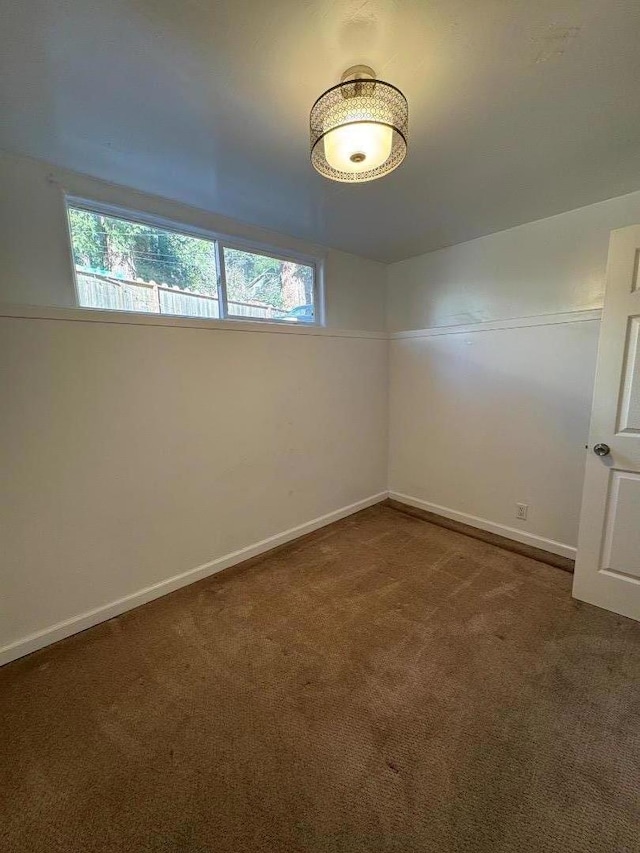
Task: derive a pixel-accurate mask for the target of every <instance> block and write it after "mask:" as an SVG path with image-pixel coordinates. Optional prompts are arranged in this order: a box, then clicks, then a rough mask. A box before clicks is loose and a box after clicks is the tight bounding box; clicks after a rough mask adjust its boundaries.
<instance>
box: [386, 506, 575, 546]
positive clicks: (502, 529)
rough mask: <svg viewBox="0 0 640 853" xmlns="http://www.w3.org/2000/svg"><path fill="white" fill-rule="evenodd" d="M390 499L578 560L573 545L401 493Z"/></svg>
mask: <svg viewBox="0 0 640 853" xmlns="http://www.w3.org/2000/svg"><path fill="white" fill-rule="evenodd" d="M389 497H390V498H391V499H392V500H395V501H400V502H401V503H403V504H408V505H409V506H412V507H415V508H416V509H424V510H426V511H427V512H433V513H435V514H436V515H443V516H444V517H445V518H450V519H451V520H452V521H460V522H462V523H463V524H468V525H470V526H471V527H477V528H479V529H480V530H486V531H487V532H488V533H496V534H498V536H504V537H505V538H506V539H513V540H514V541H515V542H520V543H522V544H523V545H531V546H532V547H533V548H540V549H541V550H542V551H549V552H550V553H552V554H558V555H559V556H560V557H568V558H569V559H570V560H575V558H576V549H575V548H573V547H572V546H571V545H565V544H563V543H562V542H556V541H555V540H554V539H545V538H544V536H537V535H536V534H535V533H526V532H525V531H524V530H518V529H517V528H515V527H507V525H506V524H498V523H496V522H495V521H489V519H488V518H478V516H476V515H469V514H468V513H466V512H458V511H457V510H455V509H450V508H449V507H446V506H439V505H438V504H432V503H429V501H423V500H421V499H420V498H413V497H411V496H410V495H403V494H402V493H401V492H389Z"/></svg>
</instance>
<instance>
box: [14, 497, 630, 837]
mask: <svg viewBox="0 0 640 853" xmlns="http://www.w3.org/2000/svg"><path fill="white" fill-rule="evenodd" d="M570 584H571V577H570V575H568V574H566V573H564V572H562V571H560V570H558V569H556V568H552V567H550V566H547V565H543V564H541V563H536V562H534V561H533V560H530V559H528V558H526V557H522V556H518V555H515V554H512V553H508V552H506V551H502V550H500V549H498V548H496V547H495V546H493V545H489V544H486V543H483V542H479V541H476V540H474V539H470V538H467V537H465V536H463V535H461V534H458V533H454V532H452V531H450V530H444V529H442V528H439V527H436V526H433V525H431V524H428V523H426V522H424V521H422V520H418V519H415V518H410V517H408V516H405V515H402V514H401V513H398V512H396V511H395V510H393V509H391V508H388V507H373V508H371V509H369V510H366V511H364V512H362V513H360V514H358V515H356V516H353V517H351V518H349V519H345V520H344V521H342V522H339V523H337V524H335V525H333V526H331V527H330V528H326V529H325V530H323V531H321V532H319V533H318V534H317V535H316V536H315V537H313V538H312V539H311V540H307V541H304V542H302V543H300V544H299V545H297V546H296V547H295V548H293V549H292V550H289V551H286V552H280V553H278V554H275V555H274V556H271V557H267V558H266V559H264V560H262V561H261V562H259V563H257V564H256V563H254V564H253V565H251V566H248V567H246V568H240V569H235V570H230V571H228V572H225V573H222V574H219V575H217V576H215V577H212V578H210V579H208V580H206V581H202V582H200V583H198V584H195V585H193V586H191V587H188V588H186V589H184V590H181V591H179V592H177V593H174V594H172V595H169V596H167V597H165V598H163V599H160V600H158V601H156V602H153V603H151V604H148V605H146V606H144V607H141V608H139V609H138V610H135V611H133V612H131V613H128V614H125V615H124V616H121V617H119V618H117V619H114V620H112V621H110V622H108V623H105V624H103V625H100V626H98V627H96V628H93V629H91V630H89V631H86V632H85V633H83V634H81V635H78V636H76V637H73V638H70V639H68V640H65V641H63V642H61V643H58V644H57V645H56V646H53V647H50V648H49V649H46V650H43V651H41V652H37V653H35V654H33V655H31V656H30V657H28V658H25V659H23V660H21V661H18V662H16V663H14V664H11V665H9V666H6V667H4V668H3V669H2V670H0V691H1V706H0V708H1V710H0V740H1V744H0V745H1V749H2V751H1V755H0V774H1V780H0V781H1V783H2V789H1V795H2V800H1V806H0V849H1V850H2V851H3V853H93V851H100V853H115V852H116V851H118V853H121V851H145V852H146V851H153V853H160V852H161V851H163V853H164V851H171V853H178V851H180V853H205V851H206V852H207V853H209V851H211V853H227V851H228V853H243V851H251V853H253V851H256V853H257V851H261V853H262V851H264V853H280V851H283V853H284V851H287V853H296V851H300V853H302V851H313V853H316V852H317V853H320V851H322V853H355V852H356V851H357V853H365V851H367V853H368V852H369V851H375V853H383V851H384V853H392V851H393V853H400V851H416V853H418V851H420V853H432V852H433V853H463V851H464V853H485V851H486V853H523V852H524V851H526V852H527V853H528V851H531V853H551V851H553V853H578V851H580V853H623V851H624V853H637V851H640V625H637V624H635V623H633V622H631V621H629V620H626V619H623V618H619V617H616V616H613V615H611V614H609V613H606V612H604V611H601V610H598V609H596V608H594V607H590V606H587V605H581V604H579V603H576V602H575V601H572V599H571V598H570Z"/></svg>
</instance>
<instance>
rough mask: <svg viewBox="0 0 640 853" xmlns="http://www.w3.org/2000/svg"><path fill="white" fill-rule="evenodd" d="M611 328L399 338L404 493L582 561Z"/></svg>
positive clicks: (397, 434)
mask: <svg viewBox="0 0 640 853" xmlns="http://www.w3.org/2000/svg"><path fill="white" fill-rule="evenodd" d="M599 325H600V324H599V322H598V321H597V320H584V321H581V322H575V323H558V324H551V325H540V326H529V327H520V328H505V329H482V330H476V331H472V330H470V331H468V332H466V333H458V334H454V333H451V334H442V335H433V336H428V335H427V336H420V337H407V338H398V339H395V340H393V341H392V342H391V369H390V384H391V392H390V409H391V419H390V454H389V488H390V490H391V491H392V492H395V493H396V494H395V495H394V497H398V498H399V499H400V500H406V499H407V497H408V498H409V501H408V502H409V503H413V504H415V505H416V506H421V507H423V508H424V509H428V510H431V511H433V512H438V513H441V514H444V515H447V516H449V517H452V518H456V519H457V520H459V521H463V522H466V523H468V524H473V525H475V526H479V527H483V528H485V529H488V530H492V531H493V532H496V533H501V534H502V535H506V536H509V537H511V538H515V539H518V540H520V541H523V542H527V543H528V544H531V545H534V546H538V547H542V548H545V549H547V550H551V551H554V552H556V553H559V554H562V555H564V556H569V557H571V556H573V552H572V550H571V549H572V548H573V547H575V544H576V541H577V533H578V516H579V511H580V500H581V494H582V480H583V472H584V458H585V442H586V440H587V437H588V431H589V415H590V411H591V397H592V388H593V372H594V368H595V359H596V350H597V345H598V331H599ZM516 503H526V504H529V517H528V520H527V521H524V522H522V521H518V520H516V518H515V505H516Z"/></svg>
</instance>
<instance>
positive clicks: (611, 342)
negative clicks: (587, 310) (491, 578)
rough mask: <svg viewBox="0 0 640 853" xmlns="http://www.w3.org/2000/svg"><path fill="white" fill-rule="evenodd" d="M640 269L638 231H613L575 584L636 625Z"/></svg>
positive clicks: (578, 591)
mask: <svg viewBox="0 0 640 853" xmlns="http://www.w3.org/2000/svg"><path fill="white" fill-rule="evenodd" d="M639 261H640V225H634V226H632V227H631V228H621V229H620V230H619V231H613V232H612V234H611V242H610V244H609V260H608V263H607V289H606V292H605V301H604V311H603V314H602V328H601V330H600V346H599V349H598V367H597V372H596V385H595V393H594V399H593V411H592V415H591V430H590V440H589V449H588V454H587V468H586V477H585V485H584V493H583V498H582V513H581V516H580V535H579V538H578V556H577V559H576V572H575V576H574V583H573V594H574V596H575V597H576V598H579V599H581V600H582V601H588V602H590V603H591V604H597V605H598V606H599V607H604V608H606V609H607V610H613V611H614V612H615V613H621V614H623V615H624V616H630V617H631V618H632V619H638V620H640V275H639V271H638V270H639V266H640V263H639ZM607 451H608V452H607ZM598 452H599V453H602V454H604V455H602V456H598V455H597V453H598Z"/></svg>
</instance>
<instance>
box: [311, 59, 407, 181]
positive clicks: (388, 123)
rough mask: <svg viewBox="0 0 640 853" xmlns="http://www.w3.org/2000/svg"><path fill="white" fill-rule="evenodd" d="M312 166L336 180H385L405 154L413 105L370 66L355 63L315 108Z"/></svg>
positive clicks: (312, 112) (312, 133)
mask: <svg viewBox="0 0 640 853" xmlns="http://www.w3.org/2000/svg"><path fill="white" fill-rule="evenodd" d="M309 124H310V131H311V162H312V164H313V166H314V168H315V169H316V170H317V171H318V172H320V174H321V175H324V176H325V177H326V178H331V180H333V181H343V182H345V183H362V182H364V181H373V180H375V179H376V178H382V177H383V176H384V175H388V174H389V172H392V171H393V170H394V169H396V168H397V167H398V166H399V165H400V163H402V161H403V160H404V158H405V157H406V155H407V138H408V130H409V106H408V104H407V99H406V98H405V96H404V95H403V94H402V92H401V91H400V90H399V89H397V88H396V87H395V86H392V85H391V83H385V82H384V81H382V80H377V79H376V75H375V72H374V71H373V69H371V68H369V67H368V66H367V65H354V66H353V67H352V68H349V69H347V71H345V72H344V74H343V75H342V80H341V82H340V83H338V85H337V86H333V87H332V88H331V89H327V91H326V92H325V93H324V94H323V95H321V96H320V97H319V98H318V100H317V101H316V102H315V104H314V105H313V107H312V108H311V116H310V119H309Z"/></svg>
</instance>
